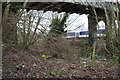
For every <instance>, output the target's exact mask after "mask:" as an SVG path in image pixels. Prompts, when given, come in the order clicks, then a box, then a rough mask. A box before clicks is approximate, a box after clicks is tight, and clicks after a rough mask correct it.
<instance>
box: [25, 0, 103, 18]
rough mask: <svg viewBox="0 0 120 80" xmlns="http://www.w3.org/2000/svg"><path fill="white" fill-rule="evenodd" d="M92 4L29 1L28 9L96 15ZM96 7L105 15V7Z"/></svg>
mask: <svg viewBox="0 0 120 80" xmlns="http://www.w3.org/2000/svg"><path fill="white" fill-rule="evenodd" d="M90 4H92V3H88V5H85V4H84V3H79V4H74V3H70V2H29V3H28V5H27V7H26V9H28V10H29V9H34V10H43V11H45V12H46V11H58V12H67V13H78V14H83V13H85V14H90V15H94V13H93V9H92V7H91V5H90ZM94 7H95V9H96V12H97V15H98V16H104V9H103V8H99V7H96V6H94Z"/></svg>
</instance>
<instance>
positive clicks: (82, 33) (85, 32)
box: [80, 31, 88, 35]
mask: <svg viewBox="0 0 120 80" xmlns="http://www.w3.org/2000/svg"><path fill="white" fill-rule="evenodd" d="M80 35H88V31H81V32H80Z"/></svg>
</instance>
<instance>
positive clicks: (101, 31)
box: [64, 29, 105, 38]
mask: <svg viewBox="0 0 120 80" xmlns="http://www.w3.org/2000/svg"><path fill="white" fill-rule="evenodd" d="M94 34H95V35H96V36H97V37H100V36H105V29H99V30H96V31H95V32H94ZM96 36H94V37H96ZM64 37H65V38H80V37H89V31H78V32H67V33H66V35H65V36H64Z"/></svg>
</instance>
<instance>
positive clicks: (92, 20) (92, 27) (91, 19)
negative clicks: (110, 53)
mask: <svg viewBox="0 0 120 80" xmlns="http://www.w3.org/2000/svg"><path fill="white" fill-rule="evenodd" d="M88 23H89V27H88V30H89V43H90V44H93V43H94V41H95V40H96V37H97V34H96V30H97V27H96V25H97V22H96V20H95V18H94V17H91V16H88Z"/></svg>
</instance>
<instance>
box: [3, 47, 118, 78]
mask: <svg viewBox="0 0 120 80" xmlns="http://www.w3.org/2000/svg"><path fill="white" fill-rule="evenodd" d="M43 54H44V53H42V52H36V51H30V50H23V49H21V48H10V49H7V50H6V51H4V50H3V58H2V59H3V78H66V77H69V78H111V79H117V78H118V74H117V72H118V70H117V68H118V66H117V63H111V61H106V60H105V61H104V60H96V61H91V60H90V59H84V58H74V59H73V60H66V59H58V58H54V57H49V58H47V59H46V58H43V57H41V55H43Z"/></svg>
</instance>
